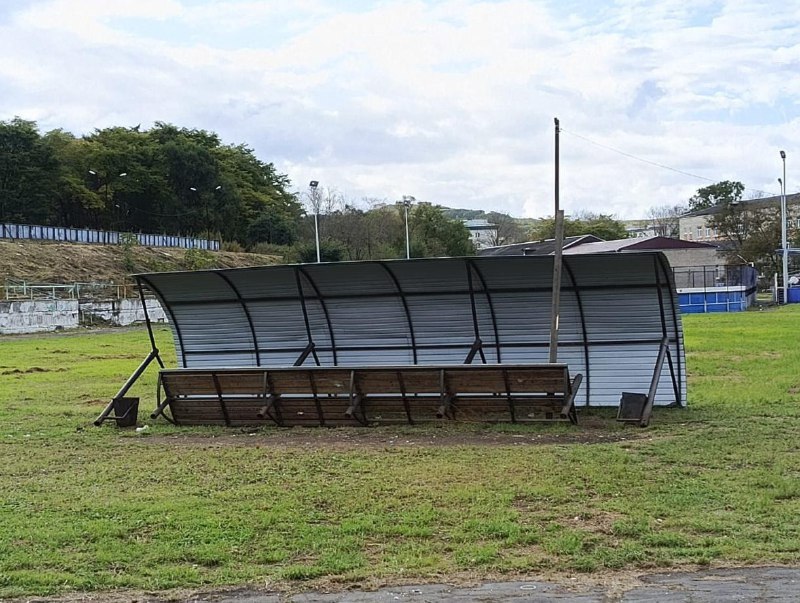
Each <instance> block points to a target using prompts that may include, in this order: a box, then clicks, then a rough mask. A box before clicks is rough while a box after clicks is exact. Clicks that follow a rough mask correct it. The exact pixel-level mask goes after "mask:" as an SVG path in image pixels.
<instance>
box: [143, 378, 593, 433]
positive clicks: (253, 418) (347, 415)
mask: <svg viewBox="0 0 800 603" xmlns="http://www.w3.org/2000/svg"><path fill="white" fill-rule="evenodd" d="M581 380H582V376H581V375H580V374H578V375H576V376H575V377H574V378H572V379H570V376H569V369H568V367H567V365H566V364H529V365H488V364H480V365H442V366H382V367H357V368H355V367H348V368H344V367H286V368H240V369H236V368H220V369H169V370H167V369H164V370H162V371H161V372H160V373H159V380H158V406H157V407H156V410H155V411H154V412H153V414H152V415H151V416H152V418H156V417H158V416H159V415H161V414H164V411H165V410H166V409H169V411H170V415H171V420H172V421H173V422H174V423H176V424H178V425H258V424H266V423H270V424H272V423H274V424H276V425H282V426H292V425H322V426H337V425H376V424H391V423H411V424H414V423H422V422H428V421H437V420H439V421H441V420H455V421H476V422H512V423H522V422H529V421H571V422H572V423H577V414H576V412H575V405H574V400H575V394H576V392H577V390H578V389H579V387H580V384H581ZM162 393H163V397H162ZM164 416H165V417H166V416H167V415H166V414H164ZM168 418H170V417H168Z"/></svg>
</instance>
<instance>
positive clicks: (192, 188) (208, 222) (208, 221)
mask: <svg viewBox="0 0 800 603" xmlns="http://www.w3.org/2000/svg"><path fill="white" fill-rule="evenodd" d="M189 190H190V191H192V192H193V193H195V194H196V195H197V197H198V199H200V200H201V201H203V209H204V210H205V214H206V235H207V238H208V240H209V241H210V240H211V216H210V214H209V211H208V197H206V198H205V199H204V198H203V196H202V195H201V194H200V191H199V190H198V189H197V187H196V186H190V187H189ZM221 190H222V185H221V184H218V185H217V186H215V187H214V193H216V192H217V191H221Z"/></svg>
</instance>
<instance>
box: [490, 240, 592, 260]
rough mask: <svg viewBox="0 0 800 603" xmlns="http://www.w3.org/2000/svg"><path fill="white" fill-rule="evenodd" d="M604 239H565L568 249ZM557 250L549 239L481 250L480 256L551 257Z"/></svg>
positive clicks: (554, 242)
mask: <svg viewBox="0 0 800 603" xmlns="http://www.w3.org/2000/svg"><path fill="white" fill-rule="evenodd" d="M602 240H603V239H601V238H599V237H596V236H594V235H578V236H574V237H564V247H563V248H562V249H568V248H570V247H575V246H577V245H584V244H587V243H596V242H598V241H602ZM555 250H556V240H555V239H547V240H545V241H528V242H527V243H514V244H513V245H501V246H500V247H488V248H486V249H481V250H480V251H479V252H478V255H481V256H484V255H551V254H553V253H554V252H555Z"/></svg>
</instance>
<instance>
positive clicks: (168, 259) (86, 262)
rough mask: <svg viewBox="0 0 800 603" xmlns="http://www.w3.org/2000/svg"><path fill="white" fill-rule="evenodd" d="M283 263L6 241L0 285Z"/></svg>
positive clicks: (246, 256) (118, 279)
mask: <svg viewBox="0 0 800 603" xmlns="http://www.w3.org/2000/svg"><path fill="white" fill-rule="evenodd" d="M281 261H282V258H280V257H278V256H272V255H261V254H256V253H232V252H226V251H219V252H215V251H201V250H187V249H174V248H161V247H141V246H135V247H129V248H126V247H123V246H118V245H77V244H74V243H51V242H41V241H0V285H1V284H4V283H7V282H9V281H26V282H29V283H76V282H79V283H89V282H103V283H106V282H113V283H124V282H126V281H129V280H130V278H129V275H130V274H133V273H136V272H161V271H170V270H196V269H200V268H239V267H244V266H263V265H268V264H277V263H280V262H281Z"/></svg>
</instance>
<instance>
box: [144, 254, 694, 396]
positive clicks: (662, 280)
mask: <svg viewBox="0 0 800 603" xmlns="http://www.w3.org/2000/svg"><path fill="white" fill-rule="evenodd" d="M552 261H553V259H552V257H519V256H511V257H508V256H505V257H503V256H501V257H482V258H443V259H431V260H414V261H392V262H354V263H338V264H308V265H301V266H270V267H261V268H245V269H236V270H221V271H200V272H192V273H166V274H152V275H143V279H144V280H145V282H146V283H147V284H149V285H150V286H151V287H152V288H153V290H154V292H155V293H156V294H157V295H158V296H159V297H161V299H162V303H163V304H164V306H165V308H167V311H168V313H169V315H170V317H171V321H172V324H173V330H174V334H175V341H176V346H177V347H178V357H179V358H180V359H181V364H182V365H183V366H187V367H197V368H201V367H211V366H216V367H243V366H256V365H261V366H287V365H291V364H294V363H295V362H296V361H297V360H298V358H300V357H301V354H302V353H303V350H304V349H305V348H306V346H307V345H308V344H309V343H310V342H313V344H314V345H315V354H313V355H310V356H308V357H307V358H306V360H305V362H306V364H314V363H316V362H318V363H319V364H321V365H323V366H329V365H339V366H348V365H352V366H357V365H364V366H375V365H392V364H397V365H408V364H461V363H463V362H465V360H466V359H467V357H468V356H469V355H470V351H471V350H473V345H474V344H475V342H476V341H478V340H479V341H480V342H481V343H482V346H483V347H482V352H483V356H481V354H480V353H474V350H473V359H472V362H474V363H479V362H483V361H484V359H485V361H486V362H489V363H495V362H501V363H505V364H511V363H544V362H547V361H548V342H549V336H550V332H549V329H550V303H551V287H552ZM665 336H666V337H667V338H668V340H669V347H670V359H671V360H672V365H671V367H670V366H669V363H665V369H664V371H663V372H662V375H661V377H660V380H659V384H658V391H657V397H656V404H660V405H663V404H672V403H675V402H676V401H677V402H679V403H681V404H683V403H685V391H686V370H685V359H684V353H683V331H682V326H681V322H680V314H679V310H678V305H677V296H676V294H675V288H674V285H673V283H672V281H671V274H670V271H669V269H668V264H667V263H666V261H665V259H664V258H663V256H662V255H661V254H658V253H642V254H636V255H633V254H625V255H622V254H611V255H601V254H598V255H585V256H570V257H568V258H565V264H564V271H563V278H562V294H561V314H560V336H559V351H558V361H559V362H566V363H567V364H569V367H570V371H571V372H572V373H583V374H584V385H583V386H582V390H581V392H580V395H579V396H578V400H577V401H576V402H577V404H579V405H580V404H584V405H586V404H591V405H614V406H616V405H617V404H618V403H619V399H620V395H621V393H622V391H633V392H641V393H646V392H647V390H648V388H649V384H650V379H651V377H652V371H653V366H654V364H655V360H656V357H657V355H658V350H659V345H660V342H661V340H662V338H663V337H665ZM676 388H677V389H678V390H679V392H680V395H679V396H677V400H676V395H675V390H676Z"/></svg>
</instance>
